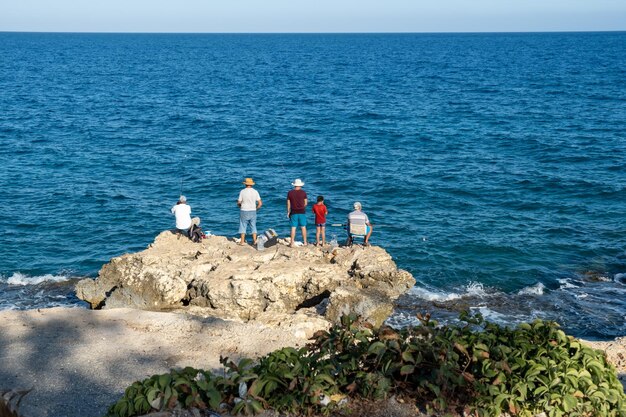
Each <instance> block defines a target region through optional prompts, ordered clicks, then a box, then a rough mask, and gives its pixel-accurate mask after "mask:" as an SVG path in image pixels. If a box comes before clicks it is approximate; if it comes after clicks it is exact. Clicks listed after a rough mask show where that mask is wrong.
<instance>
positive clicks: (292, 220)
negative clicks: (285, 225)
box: [289, 214, 306, 227]
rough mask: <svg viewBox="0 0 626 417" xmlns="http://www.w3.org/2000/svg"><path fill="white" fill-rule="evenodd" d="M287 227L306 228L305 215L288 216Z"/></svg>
mask: <svg viewBox="0 0 626 417" xmlns="http://www.w3.org/2000/svg"><path fill="white" fill-rule="evenodd" d="M289 225H290V226H291V227H298V226H300V227H306V214H292V215H291V216H289Z"/></svg>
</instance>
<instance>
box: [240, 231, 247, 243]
mask: <svg viewBox="0 0 626 417" xmlns="http://www.w3.org/2000/svg"><path fill="white" fill-rule="evenodd" d="M244 243H246V234H245V233H242V234H241V240H239V244H240V245H243V244H244Z"/></svg>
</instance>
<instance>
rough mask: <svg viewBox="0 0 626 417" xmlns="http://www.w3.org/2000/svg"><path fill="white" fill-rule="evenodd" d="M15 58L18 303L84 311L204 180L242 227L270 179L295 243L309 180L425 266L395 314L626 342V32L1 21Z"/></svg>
mask: <svg viewBox="0 0 626 417" xmlns="http://www.w3.org/2000/svg"><path fill="white" fill-rule="evenodd" d="M0 57H1V59H0V180H1V181H0V184H1V190H2V191H1V192H0V205H1V206H2V207H3V209H2V214H0V308H1V309H7V308H39V307H45V306H49V305H74V306H82V304H81V303H80V302H79V301H78V300H77V299H76V298H75V297H74V295H73V290H72V286H73V283H74V282H75V280H76V279H78V278H80V277H84V276H95V275H96V274H97V271H98V270H99V268H100V267H101V266H102V265H103V264H104V263H106V262H107V261H108V260H109V259H110V258H111V257H113V256H117V255H120V254H122V253H125V252H129V251H137V250H141V249H143V248H145V247H146V246H147V245H148V244H149V243H150V242H152V240H153V239H154V237H155V236H156V235H157V234H158V233H159V232H160V231H162V230H165V229H167V228H170V227H172V226H173V218H172V216H171V215H170V214H169V208H170V207H171V206H172V204H174V203H175V201H176V199H177V197H178V195H179V194H180V192H181V190H182V192H183V193H184V194H185V195H186V196H187V197H188V199H189V203H190V205H191V206H192V210H193V212H194V213H195V214H197V215H199V216H200V217H201V218H202V219H203V226H204V228H205V230H210V231H211V232H212V233H215V234H223V235H235V234H236V232H237V225H238V208H237V206H236V198H237V195H238V192H239V189H240V188H241V181H242V180H243V178H244V177H253V178H254V180H255V181H256V182H257V187H256V188H257V189H258V190H259V192H260V193H261V196H262V198H263V201H264V207H263V209H262V211H261V212H260V214H259V216H260V217H259V227H260V228H261V229H267V228H274V229H275V230H276V231H277V232H278V233H279V234H282V235H285V234H286V233H287V231H288V226H287V223H286V219H285V215H284V212H285V196H286V193H287V191H288V190H289V189H290V188H291V186H290V183H291V182H292V181H293V180H294V179H295V178H302V179H303V180H304V181H305V183H306V185H305V187H304V188H305V190H306V191H307V192H308V193H309V196H310V199H311V200H312V199H314V198H315V197H316V196H317V195H324V196H325V197H326V200H327V205H328V208H329V211H330V215H329V222H330V223H340V222H342V221H343V219H344V218H345V216H346V214H347V213H348V211H349V209H350V208H351V204H352V203H353V202H354V201H356V200H358V201H361V202H362V203H363V207H364V211H365V212H366V213H368V215H369V216H370V219H371V221H372V222H373V223H375V224H376V227H375V230H374V234H373V237H372V242H373V243H374V244H377V245H381V246H383V247H385V248H386V249H387V250H388V251H389V252H390V253H391V254H392V255H393V257H394V259H395V260H396V262H397V263H398V265H399V266H400V267H402V268H405V269H407V270H409V271H410V272H411V273H412V274H413V275H414V276H415V278H416V279H417V281H418V282H417V285H416V286H415V288H413V289H412V290H411V291H410V292H409V294H407V295H406V296H404V297H402V298H401V300H400V303H399V307H398V309H397V311H396V313H395V314H394V316H393V317H392V319H391V322H392V323H394V324H400V325H402V324H406V323H409V322H411V321H413V320H414V317H415V314H416V313H417V312H420V311H421V312H423V311H430V312H432V313H433V315H434V317H435V318H438V319H440V320H444V321H447V320H454V318H455V317H456V315H457V311H458V310H459V309H462V308H471V309H473V310H474V311H479V312H481V313H483V314H484V315H485V316H486V317H488V318H490V319H491V320H495V321H498V322H501V323H509V324H513V323H516V322H518V321H520V320H528V319H532V318H537V317H539V318H544V319H551V320H557V321H558V322H559V323H561V324H562V325H563V327H564V328H565V329H566V330H567V331H568V332H569V333H571V334H574V335H577V336H584V337H590V338H601V339H602V338H611V337H615V336H621V335H624V334H626V325H625V322H626V33H550V34H539V33H538V34H401V35H391V34H372V35H365V34H361V35H331V34H329V35H278V34H277V35H243V34H242V35H157V34H34V33H32V34H28V33H25V34H17V33H0ZM327 233H328V235H329V237H330V236H331V235H332V234H337V235H338V236H339V237H340V238H341V237H342V236H343V233H342V230H341V229H339V228H330V227H329V228H328V232H327Z"/></svg>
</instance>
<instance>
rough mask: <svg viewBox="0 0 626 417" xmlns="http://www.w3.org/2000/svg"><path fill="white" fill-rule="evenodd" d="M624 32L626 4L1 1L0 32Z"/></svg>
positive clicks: (601, 0) (563, 0) (547, 0)
mask: <svg viewBox="0 0 626 417" xmlns="http://www.w3.org/2000/svg"><path fill="white" fill-rule="evenodd" d="M605 30H606V31H613V30H626V0H309V1H302V0H221V1H216V0H104V1H102V0H101V1H94V0H0V31H33V32H209V33H211V32H213V33H215V32H217V33H222V32H244V33H249V32H279V33H282V32H537V31H539V32H542V31H605Z"/></svg>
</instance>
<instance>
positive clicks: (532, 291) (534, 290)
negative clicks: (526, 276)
mask: <svg viewBox="0 0 626 417" xmlns="http://www.w3.org/2000/svg"><path fill="white" fill-rule="evenodd" d="M545 289H546V286H545V285H543V284H542V283H541V282H538V283H537V284H535V285H531V286H530V287H525V288H522V289H521V290H519V291H518V292H517V294H518V295H543V293H544V291H545Z"/></svg>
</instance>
